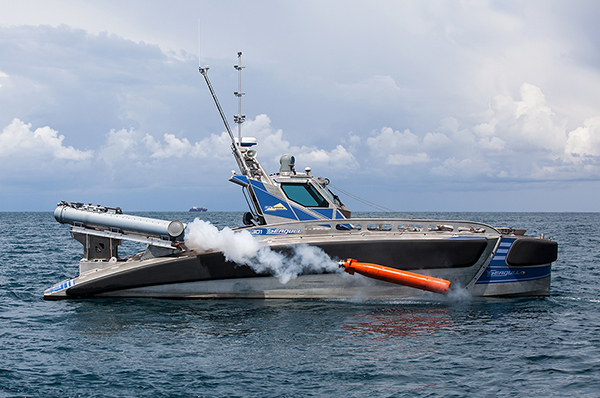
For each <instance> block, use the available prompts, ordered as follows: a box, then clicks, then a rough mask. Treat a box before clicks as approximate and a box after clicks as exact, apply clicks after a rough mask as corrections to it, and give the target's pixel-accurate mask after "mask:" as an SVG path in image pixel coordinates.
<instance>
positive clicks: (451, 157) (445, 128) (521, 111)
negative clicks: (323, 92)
mask: <svg viewBox="0 0 600 398" xmlns="http://www.w3.org/2000/svg"><path fill="white" fill-rule="evenodd" d="M519 95H520V98H518V99H514V98H512V97H511V96H507V95H497V96H495V97H494V98H492V99H491V101H490V105H489V109H487V110H486V111H484V112H481V115H482V116H480V117H479V118H480V120H479V121H476V120H474V121H473V122H471V123H472V124H470V125H469V124H468V123H469V121H466V122H463V124H466V126H465V127H461V123H459V121H458V120H457V119H456V118H454V117H448V118H445V119H443V120H442V121H441V122H440V125H439V127H438V128H437V129H436V131H434V132H427V133H425V134H417V133H414V132H412V131H410V130H408V129H406V130H404V131H398V130H393V129H392V128H389V127H384V128H382V129H381V131H379V132H376V133H373V134H372V135H371V137H369V138H367V140H366V147H367V149H368V150H369V154H370V159H369V160H370V164H371V165H372V166H373V167H377V165H378V164H381V162H382V161H383V163H385V164H386V165H388V166H396V167H398V168H399V170H411V171H412V172H411V173H410V175H412V176H417V177H418V178H426V174H429V175H431V176H438V177H444V178H448V177H452V178H456V179H458V180H460V181H469V180H471V181H473V182H475V181H477V180H481V179H485V180H490V179H491V180H494V179H498V180H508V179H510V180H523V181H528V180H531V179H535V180H556V179H560V180H564V179H569V178H572V179H577V178H600V174H598V167H597V166H598V164H597V161H598V157H599V156H600V117H592V118H589V119H587V120H585V121H584V123H583V126H581V127H578V128H576V129H575V130H573V131H570V132H569V131H567V129H566V127H565V126H566V122H565V117H564V116H560V115H559V114H558V113H557V112H555V111H554V110H553V109H552V107H551V106H550V105H549V104H548V103H547V101H546V98H545V96H544V94H543V92H542V90H541V89H540V88H539V87H536V86H534V85H532V84H528V83H525V84H523V85H522V86H521V88H520V90H519ZM481 119H484V120H481ZM417 166H418V168H414V167H417ZM411 167H412V168H411ZM414 172H417V174H416V175H415V174H414Z"/></svg>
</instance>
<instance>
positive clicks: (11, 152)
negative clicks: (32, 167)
mask: <svg viewBox="0 0 600 398" xmlns="http://www.w3.org/2000/svg"><path fill="white" fill-rule="evenodd" d="M64 139H65V136H64V135H59V134H58V131H56V130H53V129H51V128H50V127H48V126H46V127H40V128H37V129H35V130H33V131H32V129H31V123H29V124H25V123H24V122H22V121H21V120H19V119H16V118H15V119H13V121H12V122H11V123H10V124H9V125H8V126H6V127H5V128H4V129H3V130H2V133H1V134H0V158H2V157H4V158H8V157H10V158H14V159H29V160H32V161H35V160H43V159H62V160H72V161H82V160H88V159H90V158H92V157H93V156H94V151H92V150H87V151H81V150H79V149H75V148H73V147H72V146H65V145H63V140H64Z"/></svg>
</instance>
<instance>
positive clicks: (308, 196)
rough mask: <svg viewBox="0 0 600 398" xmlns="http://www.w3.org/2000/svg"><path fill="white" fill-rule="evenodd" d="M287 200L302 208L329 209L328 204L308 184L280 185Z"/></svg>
mask: <svg viewBox="0 0 600 398" xmlns="http://www.w3.org/2000/svg"><path fill="white" fill-rule="evenodd" d="M281 189H283V192H285V195H286V196H287V197H288V199H290V200H293V201H294V202H296V203H298V204H300V205H302V206H304V207H329V202H327V200H326V199H325V198H324V197H323V196H322V195H321V194H320V193H319V191H317V189H316V188H315V187H313V186H312V185H310V184H286V183H283V184H281Z"/></svg>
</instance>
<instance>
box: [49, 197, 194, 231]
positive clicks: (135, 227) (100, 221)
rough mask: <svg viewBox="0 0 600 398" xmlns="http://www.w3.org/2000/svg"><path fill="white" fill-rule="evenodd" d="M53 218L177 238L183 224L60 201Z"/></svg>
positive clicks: (73, 223)
mask: <svg viewBox="0 0 600 398" xmlns="http://www.w3.org/2000/svg"><path fill="white" fill-rule="evenodd" d="M54 218H56V221H58V222H59V223H61V224H71V225H79V224H80V225H83V226H85V227H88V228H100V229H107V230H110V229H111V228H114V229H119V230H121V231H122V232H123V233H133V234H137V235H146V236H155V237H163V236H167V237H170V238H173V239H175V238H178V237H180V236H182V235H183V232H184V230H185V224H184V223H182V222H181V221H179V220H174V221H166V220H157V219H154V218H147V217H137V216H130V215H127V214H117V213H111V212H105V211H100V209H98V210H96V209H95V208H94V207H91V206H80V207H73V206H72V205H69V204H66V203H60V204H59V205H58V207H57V208H56V210H54Z"/></svg>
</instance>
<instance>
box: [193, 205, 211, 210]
mask: <svg viewBox="0 0 600 398" xmlns="http://www.w3.org/2000/svg"><path fill="white" fill-rule="evenodd" d="M190 211H208V209H205V208H204V207H198V206H194V207H192V208H191V209H190Z"/></svg>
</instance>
